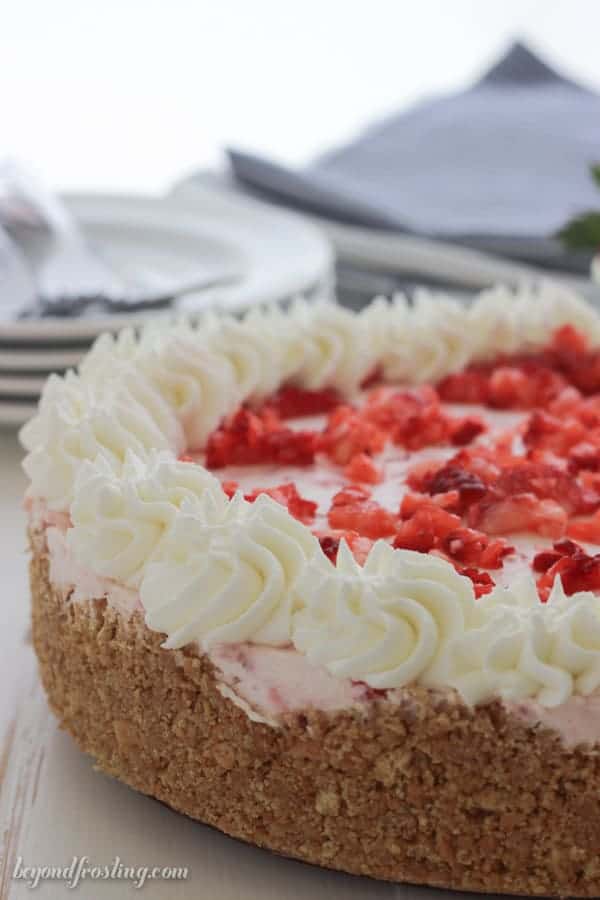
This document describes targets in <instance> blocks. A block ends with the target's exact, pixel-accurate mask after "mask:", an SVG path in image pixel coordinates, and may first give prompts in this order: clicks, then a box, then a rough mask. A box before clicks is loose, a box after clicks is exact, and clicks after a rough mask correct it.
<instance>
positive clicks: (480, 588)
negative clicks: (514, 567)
mask: <svg viewBox="0 0 600 900" xmlns="http://www.w3.org/2000/svg"><path fill="white" fill-rule="evenodd" d="M454 568H455V569H456V571H457V572H458V574H459V575H464V576H465V577H466V578H470V579H471V581H472V582H473V587H474V589H475V596H476V597H482V596H483V595H484V594H489V593H490V591H492V590H493V589H494V588H495V586H496V583H495V581H494V579H493V578H492V576H491V575H490V573H489V572H482V571H480V569H474V568H472V567H471V566H459V565H455V567H454Z"/></svg>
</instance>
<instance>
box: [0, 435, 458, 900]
mask: <svg viewBox="0 0 600 900" xmlns="http://www.w3.org/2000/svg"><path fill="white" fill-rule="evenodd" d="M21 455H22V454H21V450H20V448H19V446H18V442H17V438H16V434H14V433H13V432H10V431H2V430H0V566H1V568H0V572H1V573H2V574H1V579H2V580H1V582H0V583H1V585H2V596H1V600H0V679H1V680H0V735H1V736H2V744H1V745H0V746H1V748H2V750H1V752H0V898H2V900H4V898H6V900H16V898H25V897H31V896H32V890H31V888H30V887H28V885H27V884H26V882H25V881H24V880H20V879H15V878H14V877H13V875H14V872H15V866H17V864H18V861H19V858H21V860H22V866H46V865H48V866H61V867H62V866H66V865H68V864H69V863H70V862H71V860H72V858H73V857H80V858H81V857H88V859H89V862H90V864H95V865H108V866H112V865H113V864H114V861H115V858H116V857H119V858H120V860H121V862H122V864H123V865H124V866H129V867H136V868H137V867H139V866H148V867H152V866H170V867H187V868H188V870H189V873H188V877H187V879H186V880H185V881H179V882H176V881H165V880H156V881H147V882H146V884H145V885H144V886H143V888H142V889H141V895H142V896H143V897H147V898H158V900H188V898H189V900H191V898H194V900H204V898H206V900H237V898H243V900H320V898H321V897H328V898H332V900H336V898H340V900H341V898H344V900H411V898H415V900H428V898H430V897H431V898H435V900H443V897H445V896H448V897H454V898H456V897H457V896H458V895H456V894H445V892H439V891H429V890H427V889H420V888H413V887H400V886H394V885H389V884H384V883H378V882H374V881H370V880H368V879H363V878H354V877H351V876H346V875H341V874H338V873H334V872H327V871H325V870H322V869H318V868H316V867H313V866H308V865H304V864H302V863H297V862H293V861H291V860H286V859H282V858H280V857H277V856H275V855H274V854H271V853H268V852H265V851H261V850H258V849H256V848H253V847H249V846H246V845H245V844H242V843H240V842H238V841H234V840H232V839H230V838H227V837H225V836H224V835H222V834H220V833H219V832H217V831H215V830H213V829H210V828H208V827H205V826H203V825H200V824H198V823H196V822H193V821H191V820H190V819H186V818H185V817H184V816H181V815H178V814H177V813H174V812H172V811H171V810H169V809H167V808H166V807H165V806H163V805H161V804H159V803H157V802H156V801H154V800H151V799H149V798H148V797H143V796H142V795H140V794H136V793H135V792H134V791H132V790H130V789H129V788H127V787H125V786H124V785H122V784H119V783H118V782H116V781H114V780H112V779H110V778H108V777H106V776H105V775H102V774H100V773H98V772H95V771H94V769H93V765H92V762H91V760H90V759H89V758H88V757H86V756H85V755H84V754H82V753H81V752H80V751H79V750H78V749H77V748H76V747H75V745H74V743H73V742H72V741H71V739H70V738H69V736H68V735H66V734H64V733H62V732H60V731H59V729H58V727H57V725H56V722H55V720H54V718H53V716H52V715H51V714H50V713H49V712H48V710H47V708H46V703H45V698H44V695H43V692H42V689H41V687H40V686H39V684H38V679H37V673H36V666H35V660H34V656H33V651H32V648H31V644H30V638H29V595H28V584H27V572H26V568H27V553H26V543H25V515H24V512H23V510H22V507H21V501H22V496H23V490H24V487H25V478H24V475H23V473H22V472H21V468H20V460H21ZM124 689H126V686H124ZM37 892H40V896H42V897H43V898H52V900H54V898H64V897H68V896H75V897H79V898H82V900H97V898H100V897H104V896H106V897H109V898H119V900H120V898H122V897H129V896H134V895H135V896H139V895H140V891H139V890H138V889H136V888H135V887H134V886H133V884H132V883H131V882H128V881H124V880H111V881H109V880H106V881H98V880H94V881H92V880H89V879H88V880H85V881H82V882H80V884H79V886H78V887H77V889H76V890H75V891H70V890H68V888H67V886H66V884H65V882H64V881H58V880H45V881H42V882H40V885H39V887H38V888H37Z"/></svg>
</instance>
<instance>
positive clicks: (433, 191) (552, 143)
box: [229, 43, 600, 270]
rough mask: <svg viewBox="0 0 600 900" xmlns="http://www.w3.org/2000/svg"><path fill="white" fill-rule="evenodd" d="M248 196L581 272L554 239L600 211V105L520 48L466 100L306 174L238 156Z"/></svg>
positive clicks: (407, 120) (427, 106)
mask: <svg viewBox="0 0 600 900" xmlns="http://www.w3.org/2000/svg"><path fill="white" fill-rule="evenodd" d="M229 156H230V160H231V165H232V169H233V172H234V174H235V176H236V178H237V179H239V181H241V182H242V183H243V184H244V185H245V186H246V187H249V188H251V189H253V190H254V191H257V192H259V193H261V194H262V195H263V196H267V197H268V198H270V199H272V200H275V201H276V202H279V203H283V204H286V205H288V206H293V207H296V208H298V209H302V210H305V211H308V212H311V213H314V214H317V215H320V216H324V217H326V218H328V219H334V220H336V221H338V222H344V223H347V224H355V225H361V226H366V227H373V228H384V229H391V230H399V231H404V232H409V233H414V234H421V235H426V236H430V237H438V238H443V239H444V240H453V241H457V242H459V243H462V244H467V245H469V246H472V247H476V248H478V249H484V250H489V251H492V252H496V253H499V254H504V255H508V256H513V257H518V258H521V259H526V260H529V261H534V262H537V263H538V264H540V263H541V264H546V265H549V266H563V267H567V268H572V269H574V270H580V269H581V270H583V269H585V267H586V266H587V264H588V259H589V257H588V256H587V255H585V254H580V253H567V252H566V251H565V250H564V249H563V248H562V247H561V245H560V244H559V243H558V242H557V241H556V240H555V239H554V237H553V235H554V234H555V233H556V231H557V230H558V229H559V228H560V227H562V226H563V225H564V224H565V223H566V221H567V220H568V219H569V218H571V217H572V216H573V215H574V214H575V213H578V212H581V211H583V210H586V209H589V208H594V207H598V206H599V205H600V194H599V193H598V190H597V188H595V187H594V184H593V182H592V179H591V177H590V175H589V167H590V164H591V163H593V162H596V161H599V160H600V95H598V94H596V93H594V92H593V91H591V90H589V89H587V88H585V87H583V86H581V85H579V84H576V83H575V82H573V81H571V80H569V79H567V78H565V77H563V76H562V75H560V74H559V73H557V72H555V71H554V70H553V69H552V68H550V67H549V66H548V65H546V64H545V63H544V62H543V61H542V60H540V59H539V58H538V57H537V56H535V55H534V54H533V53H532V52H531V51H530V50H529V49H528V48H527V47H525V46H524V45H523V44H520V43H516V44H514V45H513V46H512V47H511V48H510V50H509V51H508V52H507V53H506V55H505V56H504V57H503V58H502V59H500V60H499V62H497V63H496V64H495V65H494V66H493V67H492V68H491V69H490V70H489V71H488V72H487V74H486V75H484V76H483V77H482V78H481V80H480V81H478V82H477V83H476V84H474V85H473V86H472V87H470V88H468V89H467V90H464V91H461V92H459V93H456V94H450V95H447V96H443V97H440V98H437V99H433V100H428V101H426V102H423V103H420V104H419V105H417V106H415V107H414V108H413V109H410V110H408V111H407V112H402V113H399V114H397V115H393V116H391V117H390V118H388V119H386V120H385V121H383V122H380V123H378V124H375V125H373V126H372V127H370V128H368V129H367V130H366V131H365V132H364V133H363V134H362V135H360V136H359V137H358V139H357V140H356V141H355V142H353V143H351V144H349V145H348V146H345V147H341V148H339V149H337V150H333V151H331V152H330V153H327V154H326V155H324V156H322V157H321V158H320V159H317V160H316V161H315V162H314V163H312V164H311V165H310V166H308V168H306V169H305V170H303V171H301V172H295V171H292V170H290V169H287V168H285V167H284V166H280V165H277V164H275V163H273V162H270V161H268V160H264V159H260V158H258V157H256V156H252V155H249V154H246V153H243V152H240V151H237V150H230V151H229Z"/></svg>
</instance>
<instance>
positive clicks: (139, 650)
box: [31, 540, 600, 897]
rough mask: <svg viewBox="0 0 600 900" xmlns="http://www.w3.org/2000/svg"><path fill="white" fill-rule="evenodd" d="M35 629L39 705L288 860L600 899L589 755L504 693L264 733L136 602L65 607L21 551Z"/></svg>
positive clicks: (155, 789) (135, 770)
mask: <svg viewBox="0 0 600 900" xmlns="http://www.w3.org/2000/svg"><path fill="white" fill-rule="evenodd" d="M31 590H32V601H33V642H34V647H35V651H36V653H37V656H38V659H39V666H40V672H41V677H42V681H43V683H44V687H45V689H46V692H47V694H48V699H49V702H50V705H51V707H52V709H53V710H54V712H55V713H56V715H57V716H58V719H59V721H60V724H61V726H62V727H63V728H65V729H66V730H67V731H68V732H69V733H70V734H71V735H72V736H73V737H74V738H75V740H76V742H77V743H78V745H79V746H80V747H81V749H82V750H84V751H85V752H86V753H89V754H90V755H91V756H92V757H93V758H94V760H95V761H96V763H97V765H98V767H99V768H100V769H102V770H103V771H104V772H106V773H108V774H109V775H112V776H114V777H115V778H118V779H120V780H121V781H124V782H125V783H127V784H128V785H130V786H131V787H133V788H135V789H136V790H138V791H141V792H143V793H145V794H149V795H151V796H153V797H155V798H157V799H158V800H161V801H162V802H163V803H166V804H168V805H169V806H171V807H172V808H173V809H175V810H177V811H179V812H181V813H185V814H186V815H188V816H191V817H192V818H194V819H198V820H200V821H201V822H205V823H207V824H209V825H212V826H214V827H216V828H218V829H220V830H221V831H223V832H225V833H226V834H228V835H231V836H233V837H235V838H240V839H241V840H243V841H247V842H248V843H251V844H255V845H257V846H259V847H265V848H268V849H270V850H273V851H275V852H277V853H280V854H283V855H285V856H289V857H294V858H296V859H300V860H304V861H305V862H309V863H315V864H317V865H320V866H325V867H328V868H332V869H339V870H342V871H344V872H349V873H353V874H358V875H367V876H371V877H373V878H378V879H385V880H389V881H398V882H411V883H414V884H427V885H431V886H436V887H445V888H453V889H456V890H465V891H479V892H484V893H488V894H489V893H512V894H529V895H543V896H560V897H567V896H569V897H571V896H572V897H596V896H599V895H600V756H599V755H598V753H597V752H596V751H594V750H592V749H591V748H589V747H588V748H586V747H577V748H575V749H570V750H569V749H565V748H564V747H563V746H562V744H561V742H560V740H559V739H558V738H557V737H556V736H555V735H553V734H552V733H551V732H549V731H545V730H543V729H532V728H527V727H525V726H524V725H521V724H519V723H517V722H515V721H513V720H511V719H510V717H509V716H507V714H506V713H505V711H504V710H503V708H502V706H501V704H500V703H493V704H489V705H487V706H483V707H479V708H477V709H476V710H472V709H469V708H468V707H466V706H464V705H463V704H461V703H456V702H452V701H451V700H449V699H448V698H447V697H444V696H443V695H435V694H432V693H431V692H428V691H426V690H424V689H422V688H418V687H414V688H411V689H410V690H409V691H407V697H408V699H409V701H410V702H407V703H406V704H404V705H400V706H398V705H392V704H390V703H388V702H386V701H374V702H373V703H372V705H371V707H370V712H369V713H368V715H367V717H366V718H365V717H363V716H362V715H361V714H360V713H359V712H356V711H351V710H349V711H344V712H339V713H335V714H328V713H322V712H319V711H315V710H307V711H306V712H304V713H303V714H290V715H288V716H287V717H285V718H284V720H283V722H282V724H283V727H281V728H278V729H275V728H272V727H270V726H268V725H263V724H260V723H256V722H253V721H251V720H250V719H249V718H248V717H247V716H246V714H245V713H244V712H243V711H242V710H240V709H239V708H238V707H236V706H235V705H234V704H233V703H232V702H231V701H230V700H228V699H226V698H225V697H223V696H222V695H221V694H220V693H219V691H218V690H217V687H216V678H215V672H214V670H213V667H212V665H211V663H210V662H209V660H208V659H207V658H206V657H204V656H198V655H197V653H196V652H195V651H194V650H193V649H192V648H185V649H184V650H182V651H168V650H163V649H161V647H160V644H161V642H162V640H163V639H164V638H163V636H162V635H160V634H157V633H155V632H152V631H150V630H149V629H148V628H147V627H146V625H145V624H144V622H143V619H142V617H141V616H140V615H139V614H136V615H134V616H133V617H132V618H131V619H129V620H127V619H125V618H124V617H123V616H122V615H120V614H119V613H118V612H116V611H115V610H114V609H113V608H111V607H110V606H108V605H107V602H106V600H103V599H90V601H89V602H84V603H79V602H78V603H71V602H69V601H68V599H65V598H64V597H63V596H62V594H61V592H59V591H57V590H56V589H55V588H53V586H52V585H51V583H50V581H49V575H48V560H47V557H46V553H45V550H44V548H43V546H41V543H40V541H37V540H36V541H34V542H33V554H32V561H31Z"/></svg>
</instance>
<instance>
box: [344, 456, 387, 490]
mask: <svg viewBox="0 0 600 900" xmlns="http://www.w3.org/2000/svg"><path fill="white" fill-rule="evenodd" d="M344 475H345V476H346V478H347V479H348V480H349V481H361V482H364V483H365V484H378V482H380V481H381V472H380V470H379V469H378V468H377V466H376V465H375V463H374V462H373V460H372V459H371V457H370V456H368V455H367V454H366V453H357V454H356V456H353V457H352V459H351V460H350V462H349V463H348V465H347V466H346V468H345V469H344Z"/></svg>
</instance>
